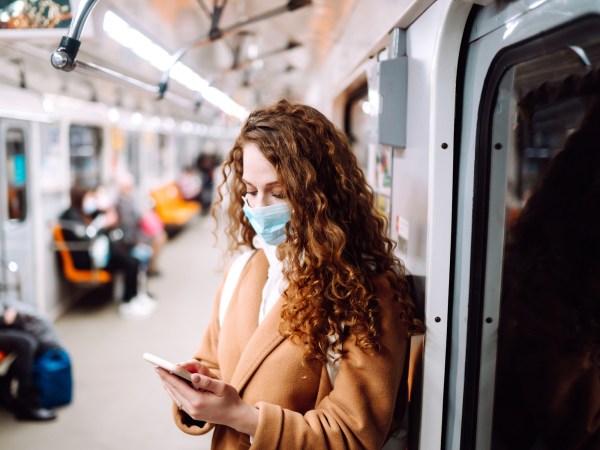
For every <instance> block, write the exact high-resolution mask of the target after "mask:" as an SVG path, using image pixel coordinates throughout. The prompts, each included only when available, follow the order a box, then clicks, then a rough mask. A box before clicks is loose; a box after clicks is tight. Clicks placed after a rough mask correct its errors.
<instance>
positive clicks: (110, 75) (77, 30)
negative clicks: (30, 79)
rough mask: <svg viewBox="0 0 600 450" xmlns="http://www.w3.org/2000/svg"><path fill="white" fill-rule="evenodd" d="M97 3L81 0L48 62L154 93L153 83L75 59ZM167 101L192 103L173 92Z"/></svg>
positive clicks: (155, 90) (58, 67)
mask: <svg viewBox="0 0 600 450" xmlns="http://www.w3.org/2000/svg"><path fill="white" fill-rule="evenodd" d="M96 3H98V0H82V2H81V4H80V6H79V8H78V9H77V13H76V14H75V19H74V20H73V22H71V26H70V28H69V33H68V35H67V36H63V37H62V39H61V41H60V44H59V46H58V48H57V49H56V51H54V53H52V55H51V57H50V62H51V63H52V66H53V67H54V68H55V69H59V70H63V71H65V72H71V71H72V70H74V69H75V68H77V69H82V70H84V71H87V72H89V73H90V74H92V75H95V76H99V77H102V78H106V79H110V80H113V81H115V80H116V81H118V82H119V83H121V84H124V85H127V86H130V87H134V88H137V89H141V90H143V91H146V92H149V93H151V94H154V95H156V93H157V87H156V86H155V85H154V84H149V83H145V82H143V81H141V80H138V79H135V78H132V77H128V76H126V75H124V74H122V73H119V72H116V71H114V70H111V69H108V68H106V67H102V66H99V65H97V64H93V63H86V62H84V61H77V53H78V51H79V47H80V45H81V41H80V40H79V39H80V37H81V32H82V30H83V26H84V25H85V21H86V20H87V18H88V16H89V15H90V13H91V12H92V9H93V8H94V6H95V5H96ZM168 99H169V101H172V102H173V103H176V104H178V105H180V106H184V107H190V106H193V104H192V103H191V102H189V101H185V100H184V99H183V98H182V97H179V96H177V95H175V94H170V95H169V96H168Z"/></svg>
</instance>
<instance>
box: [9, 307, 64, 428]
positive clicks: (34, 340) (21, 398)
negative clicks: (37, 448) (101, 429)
mask: <svg viewBox="0 0 600 450" xmlns="http://www.w3.org/2000/svg"><path fill="white" fill-rule="evenodd" d="M22 322H23V318H22V317H21V315H20V314H19V311H18V310H17V309H16V308H14V307H12V306H9V305H8V304H6V303H4V302H0V349H1V350H2V351H3V352H4V353H15V354H16V359H15V360H14V361H13V362H12V363H11V366H10V369H9V372H8V374H7V376H8V378H9V380H8V382H7V383H4V384H3V386H2V391H1V392H0V398H1V400H2V403H4V404H5V405H6V406H7V407H8V408H9V409H10V410H11V411H12V412H13V414H14V415H15V417H16V418H17V419H18V420H31V421H47V420H53V419H55V418H56V413H55V412H54V411H52V410H50V409H46V408H42V407H40V396H39V391H38V389H37V387H36V385H35V383H34V380H33V365H34V362H35V360H36V358H37V357H39V356H40V355H42V354H43V353H44V352H45V351H46V350H48V349H49V348H50V347H52V346H54V345H56V346H58V341H56V340H55V339H54V337H53V336H50V338H49V339H47V340H44V339H40V337H39V336H36V335H35V334H33V333H31V332H29V331H26V330H25V329H24V327H23V326H22V325H23V324H22ZM12 378H15V379H17V380H18V390H17V392H16V396H15V397H14V398H13V395H12V394H11V392H10V379H12Z"/></svg>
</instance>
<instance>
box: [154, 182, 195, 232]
mask: <svg viewBox="0 0 600 450" xmlns="http://www.w3.org/2000/svg"><path fill="white" fill-rule="evenodd" d="M151 195H152V198H153V199H154V209H155V210H156V213H157V214H158V216H159V217H160V219H161V220H162V221H163V223H164V224H165V225H166V226H172V227H183V226H184V225H186V224H187V223H188V222H189V221H190V220H191V219H192V218H194V217H196V216H198V214H199V213H200V205H199V204H198V203H197V202H193V201H188V200H185V199H184V198H183V196H182V195H181V192H180V191H179V188H178V187H177V185H176V184H175V183H169V184H167V185H165V186H163V187H160V188H158V189H155V190H153V191H152V192H151Z"/></svg>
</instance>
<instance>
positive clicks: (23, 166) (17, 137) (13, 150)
mask: <svg viewBox="0 0 600 450" xmlns="http://www.w3.org/2000/svg"><path fill="white" fill-rule="evenodd" d="M25 158H26V152H25V133H24V131H23V130H22V129H21V128H9V129H8V130H7V132H6V159H7V161H6V180H7V187H8V189H7V196H8V198H7V205H8V218H9V220H13V221H18V222H23V221H24V220H25V219H26V216H27V162H26V159H25Z"/></svg>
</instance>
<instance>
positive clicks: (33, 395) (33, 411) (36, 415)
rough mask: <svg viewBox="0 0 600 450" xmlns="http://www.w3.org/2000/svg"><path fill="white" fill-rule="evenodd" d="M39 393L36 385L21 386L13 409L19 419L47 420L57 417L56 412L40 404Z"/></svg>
mask: <svg viewBox="0 0 600 450" xmlns="http://www.w3.org/2000/svg"><path fill="white" fill-rule="evenodd" d="M39 405H40V402H39V395H38V392H37V388H36V387H35V386H34V385H23V386H20V388H19V392H18V396H17V398H16V399H15V400H14V403H13V406H12V410H13V412H14V414H15V417H16V419H17V420H27V421H37V422H40V421H47V420H54V419H56V413H55V412H54V411H52V410H49V409H46V408H42V407H40V406H39Z"/></svg>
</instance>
